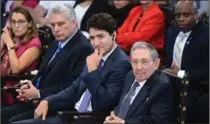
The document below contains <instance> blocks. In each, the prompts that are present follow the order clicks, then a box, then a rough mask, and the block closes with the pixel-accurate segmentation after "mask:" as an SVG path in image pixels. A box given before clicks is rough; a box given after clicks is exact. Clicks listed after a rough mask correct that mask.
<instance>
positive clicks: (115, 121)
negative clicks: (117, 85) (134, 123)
mask: <svg viewBox="0 0 210 124" xmlns="http://www.w3.org/2000/svg"><path fill="white" fill-rule="evenodd" d="M124 123H125V120H123V119H121V118H119V117H118V116H116V115H115V114H114V112H113V111H112V112H111V114H110V116H107V117H106V119H105V121H104V124H124Z"/></svg>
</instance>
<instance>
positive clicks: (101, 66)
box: [98, 59, 104, 71]
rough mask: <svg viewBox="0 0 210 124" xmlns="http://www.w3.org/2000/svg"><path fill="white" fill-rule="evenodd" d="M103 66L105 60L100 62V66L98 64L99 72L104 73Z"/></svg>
mask: <svg viewBox="0 0 210 124" xmlns="http://www.w3.org/2000/svg"><path fill="white" fill-rule="evenodd" d="M103 65H104V60H103V59H101V61H100V62H99V64H98V70H99V71H102V68H103Z"/></svg>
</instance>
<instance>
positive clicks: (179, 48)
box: [173, 32, 186, 68]
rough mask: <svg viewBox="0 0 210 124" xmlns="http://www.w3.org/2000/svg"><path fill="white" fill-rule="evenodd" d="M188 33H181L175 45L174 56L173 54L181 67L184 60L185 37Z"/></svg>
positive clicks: (174, 59)
mask: <svg viewBox="0 0 210 124" xmlns="http://www.w3.org/2000/svg"><path fill="white" fill-rule="evenodd" d="M185 37H186V35H185V34H184V33H182V32H181V33H180V34H179V38H178V41H177V42H176V44H175V47H174V56H173V61H174V62H175V63H176V64H177V66H178V67H180V68H181V61H182V48H183V47H182V45H183V42H184V38H185Z"/></svg>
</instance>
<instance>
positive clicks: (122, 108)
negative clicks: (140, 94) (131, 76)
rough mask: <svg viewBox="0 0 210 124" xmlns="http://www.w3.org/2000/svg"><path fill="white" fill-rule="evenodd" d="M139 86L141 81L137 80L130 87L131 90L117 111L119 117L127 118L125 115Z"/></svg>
mask: <svg viewBox="0 0 210 124" xmlns="http://www.w3.org/2000/svg"><path fill="white" fill-rule="evenodd" d="M138 86H139V83H138V82H137V81H136V82H135V83H134V84H133V86H132V87H131V88H130V90H129V92H128V93H127V94H126V95H125V97H124V99H123V101H122V103H121V104H120V108H119V111H118V113H117V116H118V117H120V118H122V119H125V116H126V114H127V112H128V110H129V108H130V101H131V98H132V96H133V95H134V94H135V90H136V87H138Z"/></svg>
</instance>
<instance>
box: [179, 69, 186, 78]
mask: <svg viewBox="0 0 210 124" xmlns="http://www.w3.org/2000/svg"><path fill="white" fill-rule="evenodd" d="M184 75H185V70H180V71H178V73H177V76H178V77H180V78H184Z"/></svg>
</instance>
